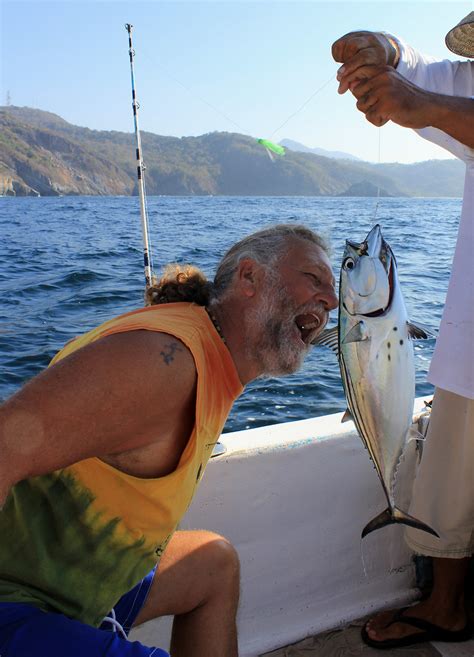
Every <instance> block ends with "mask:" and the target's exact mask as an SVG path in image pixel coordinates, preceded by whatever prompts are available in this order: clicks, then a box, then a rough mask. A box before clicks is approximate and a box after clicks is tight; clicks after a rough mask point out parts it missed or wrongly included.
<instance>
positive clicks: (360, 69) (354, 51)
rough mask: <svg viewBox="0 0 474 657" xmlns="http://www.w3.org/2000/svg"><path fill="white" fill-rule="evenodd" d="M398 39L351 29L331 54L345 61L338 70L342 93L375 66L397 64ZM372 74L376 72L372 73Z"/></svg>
mask: <svg viewBox="0 0 474 657" xmlns="http://www.w3.org/2000/svg"><path fill="white" fill-rule="evenodd" d="M394 44H395V42H394V41H393V40H391V39H389V37H388V36H386V35H385V34H383V33H381V32H363V31H361V32H349V34H346V35H344V36H343V37H341V38H340V39H338V40H337V41H335V42H334V43H333V45H332V56H333V57H334V59H335V60H336V62H342V63H343V66H341V67H340V68H339V70H338V72H337V79H338V80H339V89H338V91H339V93H340V94H343V93H345V92H346V91H347V90H348V89H350V90H351V91H352V89H353V88H354V87H355V86H356V85H357V84H358V83H359V82H360V81H361V80H364V79H366V78H367V77H368V76H369V75H370V73H371V71H372V70H373V67H377V66H391V67H393V66H395V65H396V62H397V61H398V57H399V53H398V50H397V48H396V46H395V45H394ZM372 75H373V73H372Z"/></svg>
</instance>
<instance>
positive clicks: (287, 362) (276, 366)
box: [262, 343, 311, 377]
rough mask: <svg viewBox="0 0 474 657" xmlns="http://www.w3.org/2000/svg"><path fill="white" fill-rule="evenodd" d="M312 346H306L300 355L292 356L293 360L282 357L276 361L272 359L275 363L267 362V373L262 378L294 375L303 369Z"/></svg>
mask: <svg viewBox="0 0 474 657" xmlns="http://www.w3.org/2000/svg"><path fill="white" fill-rule="evenodd" d="M302 344H304V343H302ZM310 346H311V345H304V346H303V347H302V348H301V349H300V351H299V353H298V354H292V357H291V358H286V359H282V358H281V357H280V358H275V359H274V360H273V359H272V361H273V362H266V363H265V371H264V372H263V374H262V376H263V377H269V376H288V375H289V374H294V373H295V372H297V371H298V370H300V369H301V368H302V367H303V363H304V359H305V357H306V355H307V354H308V352H309V350H310Z"/></svg>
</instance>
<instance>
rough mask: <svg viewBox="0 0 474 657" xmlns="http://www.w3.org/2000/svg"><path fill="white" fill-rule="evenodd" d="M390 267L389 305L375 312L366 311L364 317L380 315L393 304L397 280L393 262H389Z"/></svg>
mask: <svg viewBox="0 0 474 657" xmlns="http://www.w3.org/2000/svg"><path fill="white" fill-rule="evenodd" d="M389 267H390V269H389V271H388V290H389V294H388V302H387V305H386V306H385V307H384V308H379V309H378V310H374V312H372V313H366V314H365V315H363V317H380V316H381V315H383V314H384V313H386V312H387V309H388V308H390V306H391V305H392V299H393V293H394V291H395V281H394V278H393V262H390V263H389Z"/></svg>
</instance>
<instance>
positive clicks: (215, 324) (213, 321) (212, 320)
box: [205, 306, 227, 345]
mask: <svg viewBox="0 0 474 657" xmlns="http://www.w3.org/2000/svg"><path fill="white" fill-rule="evenodd" d="M205 308H206V312H207V314H208V315H209V319H210V320H211V322H212V323H213V325H214V328H215V329H216V331H217V332H218V333H219V335H220V338H221V340H222V342H223V343H224V344H225V345H226V344H227V342H226V339H225V337H224V334H223V333H222V329H221V325H220V324H219V322H218V321H217V319H216V316H215V315H214V313H213V312H211V311H210V310H209V308H208V307H207V306H205Z"/></svg>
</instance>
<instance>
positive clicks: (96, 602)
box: [0, 303, 243, 625]
mask: <svg viewBox="0 0 474 657" xmlns="http://www.w3.org/2000/svg"><path fill="white" fill-rule="evenodd" d="M139 329H145V330H149V331H160V332H164V333H169V334H170V335H173V336H175V337H176V338H178V339H179V340H181V341H182V342H183V343H184V344H185V345H186V346H187V347H188V349H189V350H190V351H191V353H192V355H193V358H194V361H195V364H196V370H197V393H196V413H195V418H196V420H195V425H194V428H193V431H192V433H191V436H190V438H189V441H188V443H187V445H186V447H185V449H184V451H183V453H182V455H181V458H180V461H179V463H178V466H177V468H176V470H174V471H173V472H172V473H170V474H169V475H167V476H164V477H160V478H155V479H142V478H139V477H134V476H132V475H129V474H125V473H124V472H121V471H119V470H117V469H115V468H114V467H112V466H110V465H108V464H106V463H104V462H103V461H101V460H100V459H99V458H89V459H85V460H83V461H80V462H78V463H75V464H73V465H71V466H69V467H67V468H64V469H62V470H58V471H56V472H53V473H52V474H48V475H44V476H40V477H32V478H30V479H27V480H24V481H21V482H19V483H18V484H17V485H16V486H14V488H13V489H12V491H11V493H10V495H9V497H8V499H7V502H6V504H5V506H4V508H3V510H2V511H1V512H0V536H8V540H7V541H3V540H2V541H1V542H0V601H4V602H7V601H8V602H26V603H30V604H34V605H37V606H39V607H41V608H42V609H45V610H52V611H58V612H61V613H64V614H65V615H66V616H69V617H72V618H77V619H79V620H81V621H83V622H85V623H89V624H91V625H99V624H100V622H101V620H102V619H103V617H104V616H105V615H106V614H107V613H108V612H109V610H110V609H111V608H112V607H113V606H114V604H115V603H116V602H117V600H118V599H119V598H120V597H121V596H122V595H123V594H124V593H125V592H126V591H128V590H129V589H130V588H132V587H133V586H134V585H135V584H136V583H137V582H138V581H139V580H140V579H141V578H142V577H144V575H145V574H146V573H147V572H149V570H151V568H152V567H153V566H154V565H155V563H156V562H157V561H158V560H159V558H160V556H161V554H162V553H163V550H164V549H165V547H166V545H167V543H168V541H169V539H170V538H171V535H172V534H173V532H174V530H175V529H176V526H177V524H178V523H179V521H180V520H181V518H182V517H183V515H184V513H185V512H186V509H187V508H188V506H189V504H190V502H191V500H192V497H193V495H194V492H195V490H196V487H197V484H198V483H199V481H200V479H201V477H202V474H203V471H204V468H205V467H206V464H207V462H208V459H209V457H210V455H211V453H212V449H213V447H214V445H215V443H216V441H217V440H218V437H219V435H220V433H221V431H222V428H223V426H224V423H225V421H226V418H227V416H228V414H229V411H230V409H231V407H232V404H233V402H234V401H235V399H236V398H237V397H238V396H239V395H240V393H241V392H242V389H243V388H242V384H241V382H240V380H239V377H238V374H237V371H236V368H235V365H234V362H233V360H232V357H231V355H230V353H229V351H228V349H227V347H226V346H225V344H224V343H223V341H222V339H221V338H220V336H219V334H218V333H217V331H216V329H215V328H214V326H213V324H212V322H211V321H210V319H209V317H208V315H207V313H206V311H205V309H204V308H202V307H201V306H197V305H195V304H190V303H172V304H165V305H158V306H152V307H150V308H143V309H140V310H136V311H133V312H130V313H127V314H125V315H122V316H120V317H118V318H116V319H113V320H111V321H108V322H105V323H104V324H102V325H101V326H99V327H98V328H96V329H93V330H92V331H89V332H88V333H86V334H85V335H83V336H81V337H79V338H76V339H75V340H73V341H72V342H70V343H69V344H67V345H66V346H65V347H64V349H62V350H61V351H60V352H59V353H58V354H57V355H56V356H55V358H54V359H53V361H52V363H55V362H57V361H58V360H60V359H61V358H65V357H66V356H68V355H69V354H71V353H72V352H74V351H76V350H77V349H80V348H81V347H83V346H85V345H87V344H89V343H91V342H93V341H95V340H98V339H100V338H102V337H105V336H107V335H112V334H113V333H120V332H125V331H134V330H139Z"/></svg>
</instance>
